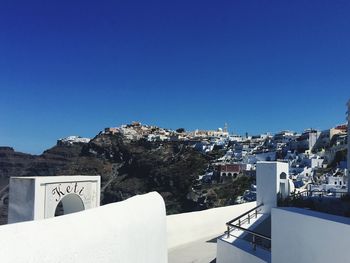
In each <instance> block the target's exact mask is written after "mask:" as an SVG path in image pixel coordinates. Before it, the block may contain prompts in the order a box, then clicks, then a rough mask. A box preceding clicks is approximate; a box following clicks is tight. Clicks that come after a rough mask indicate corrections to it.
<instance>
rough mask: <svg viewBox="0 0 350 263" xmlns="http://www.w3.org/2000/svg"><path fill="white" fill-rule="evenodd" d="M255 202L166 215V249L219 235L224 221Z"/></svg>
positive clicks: (224, 226) (246, 209)
mask: <svg viewBox="0 0 350 263" xmlns="http://www.w3.org/2000/svg"><path fill="white" fill-rule="evenodd" d="M255 206H256V202H250V203H245V204H239V205H233V206H226V207H220V208H213V209H208V210H204V211H199V212H191V213H183V214H178V215H170V216H167V240H168V249H169V250H171V249H174V248H176V247H177V246H181V245H184V244H186V243H191V242H194V241H196V240H200V239H204V238H206V237H211V236H213V235H220V234H223V233H224V231H226V225H225V224H226V222H228V221H230V220H231V219H233V218H235V217H237V216H239V215H241V214H243V213H245V212H246V211H248V210H250V209H252V208H254V207H255Z"/></svg>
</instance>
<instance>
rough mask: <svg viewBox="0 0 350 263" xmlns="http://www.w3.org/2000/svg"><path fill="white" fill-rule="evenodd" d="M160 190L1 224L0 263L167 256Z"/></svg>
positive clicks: (159, 261)
mask: <svg viewBox="0 0 350 263" xmlns="http://www.w3.org/2000/svg"><path fill="white" fill-rule="evenodd" d="M165 218H166V217H165V206H164V201H163V199H162V197H161V196H160V195H159V194H158V193H155V192H153V193H149V194H146V195H141V196H135V197H132V198H130V199H128V200H126V201H123V202H118V203H114V204H109V205H105V206H102V207H99V208H95V209H90V210H86V211H83V212H78V213H74V214H69V215H65V216H61V217H56V218H50V219H45V220H38V221H31V222H24V223H17V224H11V225H5V226H1V227H0V258H1V263H7V262H8V263H17V262H18V263H19V262H21V263H22V262H35V263H36V262H65V263H70V262H71V263H73V262H74V263H79V262H84V263H89V262H91V263H96V262H98V263H104V262H106V263H107V262H108V263H110V262H119V263H123V262H125V263H133V262H135V263H140V262H149V263H155V262H156V263H163V262H167V245H166V241H167V240H166V219H165Z"/></svg>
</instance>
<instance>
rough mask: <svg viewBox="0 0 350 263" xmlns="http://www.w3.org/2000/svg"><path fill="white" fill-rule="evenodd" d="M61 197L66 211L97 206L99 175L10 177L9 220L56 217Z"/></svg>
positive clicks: (19, 220)
mask: <svg viewBox="0 0 350 263" xmlns="http://www.w3.org/2000/svg"><path fill="white" fill-rule="evenodd" d="M74 199H76V200H77V199H78V200H79V201H81V205H80V206H81V207H80V208H79V209H77V207H74V206H76V205H75V204H74V202H70V200H74ZM60 201H62V203H63V206H64V207H63V208H64V209H65V212H66V213H71V212H75V211H80V210H86V209H90V208H94V207H98V206H99V205H100V176H82V175H80V176H79V175H74V176H35V177H11V178H10V193H9V210H8V223H9V224H11V223H17V222H23V221H29V220H38V219H43V218H50V217H54V216H55V211H56V208H57V205H58V204H59V202H60Z"/></svg>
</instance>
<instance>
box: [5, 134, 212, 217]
mask: <svg viewBox="0 0 350 263" xmlns="http://www.w3.org/2000/svg"><path fill="white" fill-rule="evenodd" d="M207 164H208V160H207V157H205V156H203V155H201V154H200V153H198V152H196V151H195V150H193V149H192V148H191V147H187V146H186V145H184V144H183V143H180V142H148V141H145V140H137V141H130V140H128V139H126V138H125V137H124V136H123V135H121V134H115V135H112V134H100V135H98V136H96V137H95V138H94V139H92V140H91V141H90V142H89V143H87V144H79V143H76V144H72V145H57V146H55V147H53V148H51V149H49V150H47V151H45V152H44V153H43V154H41V155H30V154H24V153H19V152H15V151H14V150H13V149H12V148H9V147H1V148H0V184H1V188H0V190H1V189H2V188H4V187H5V186H6V185H7V184H8V180H9V177H10V176H54V175H71V174H81V175H101V179H102V180H101V181H102V189H101V190H102V191H101V192H102V196H101V200H102V202H103V203H110V202H115V201H120V200H123V199H126V198H128V197H130V196H133V195H136V194H142V193H146V192H149V191H158V192H159V193H160V194H161V195H162V196H163V197H164V199H165V201H166V204H167V211H168V212H169V213H177V212H185V211H191V210H193V209H195V208H194V207H195V205H196V204H195V202H193V201H192V200H191V198H188V196H189V193H190V192H191V189H192V185H193V183H194V181H195V179H196V178H197V176H198V174H200V173H202V172H203V171H204V169H205V168H206V167H207Z"/></svg>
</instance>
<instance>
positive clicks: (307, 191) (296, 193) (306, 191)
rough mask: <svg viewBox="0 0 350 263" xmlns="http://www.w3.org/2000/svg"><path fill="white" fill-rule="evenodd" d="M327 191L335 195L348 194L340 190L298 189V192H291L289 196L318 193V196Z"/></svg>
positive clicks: (308, 195) (311, 195) (309, 195)
mask: <svg viewBox="0 0 350 263" xmlns="http://www.w3.org/2000/svg"><path fill="white" fill-rule="evenodd" d="M329 193H332V194H335V195H336V196H337V195H340V196H344V195H347V194H348V193H347V192H340V191H327V190H321V191H320V190H304V191H300V192H293V193H291V195H290V196H291V197H293V198H295V197H301V196H307V197H313V194H315V195H317V194H318V195H319V196H324V195H326V194H329Z"/></svg>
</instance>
